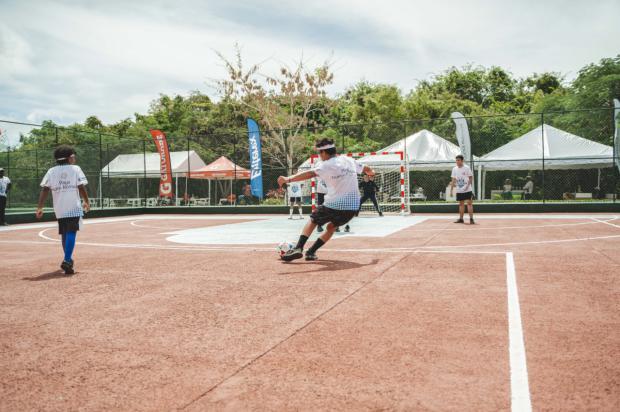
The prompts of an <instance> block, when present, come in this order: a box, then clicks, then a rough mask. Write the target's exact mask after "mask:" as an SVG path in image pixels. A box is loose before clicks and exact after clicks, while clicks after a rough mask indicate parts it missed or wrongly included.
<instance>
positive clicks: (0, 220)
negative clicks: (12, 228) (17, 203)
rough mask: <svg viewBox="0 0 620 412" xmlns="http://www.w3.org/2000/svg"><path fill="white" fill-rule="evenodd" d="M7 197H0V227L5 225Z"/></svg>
mask: <svg viewBox="0 0 620 412" xmlns="http://www.w3.org/2000/svg"><path fill="white" fill-rule="evenodd" d="M5 211H6V196H0V225H5V224H6V220H5V217H6V215H5Z"/></svg>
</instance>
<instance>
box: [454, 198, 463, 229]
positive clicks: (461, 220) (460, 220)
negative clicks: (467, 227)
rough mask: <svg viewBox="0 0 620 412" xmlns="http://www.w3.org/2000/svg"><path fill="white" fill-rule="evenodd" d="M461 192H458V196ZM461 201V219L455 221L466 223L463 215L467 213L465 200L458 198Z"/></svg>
mask: <svg viewBox="0 0 620 412" xmlns="http://www.w3.org/2000/svg"><path fill="white" fill-rule="evenodd" d="M458 195H459V193H457V197H458ZM458 201H459V219H458V220H457V221H456V222H454V223H465V221H464V220H463V215H464V214H465V200H461V199H458Z"/></svg>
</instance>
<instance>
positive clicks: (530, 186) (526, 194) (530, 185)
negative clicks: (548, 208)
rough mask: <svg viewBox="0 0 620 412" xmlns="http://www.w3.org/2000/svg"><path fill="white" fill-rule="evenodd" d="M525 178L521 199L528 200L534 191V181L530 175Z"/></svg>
mask: <svg viewBox="0 0 620 412" xmlns="http://www.w3.org/2000/svg"><path fill="white" fill-rule="evenodd" d="M525 180H527V183H525V185H524V186H523V193H522V194H521V200H530V199H532V193H534V182H533V181H532V176H527V177H526V178H525Z"/></svg>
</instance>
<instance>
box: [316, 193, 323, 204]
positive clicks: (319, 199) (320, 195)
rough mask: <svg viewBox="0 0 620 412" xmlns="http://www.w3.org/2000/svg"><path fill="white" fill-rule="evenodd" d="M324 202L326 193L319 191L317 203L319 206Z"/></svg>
mask: <svg viewBox="0 0 620 412" xmlns="http://www.w3.org/2000/svg"><path fill="white" fill-rule="evenodd" d="M323 203H325V193H317V194H316V204H317V205H318V206H321V205H322V204H323Z"/></svg>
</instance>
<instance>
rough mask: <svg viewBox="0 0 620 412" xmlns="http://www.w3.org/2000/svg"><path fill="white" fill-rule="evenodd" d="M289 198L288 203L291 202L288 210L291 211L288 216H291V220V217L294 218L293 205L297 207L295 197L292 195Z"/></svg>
mask: <svg viewBox="0 0 620 412" xmlns="http://www.w3.org/2000/svg"><path fill="white" fill-rule="evenodd" d="M288 200H289V202H288V204H289V210H288V211H289V214H288V218H289V220H290V219H292V218H293V207H295V198H293V197H290V198H289V199H288Z"/></svg>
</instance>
